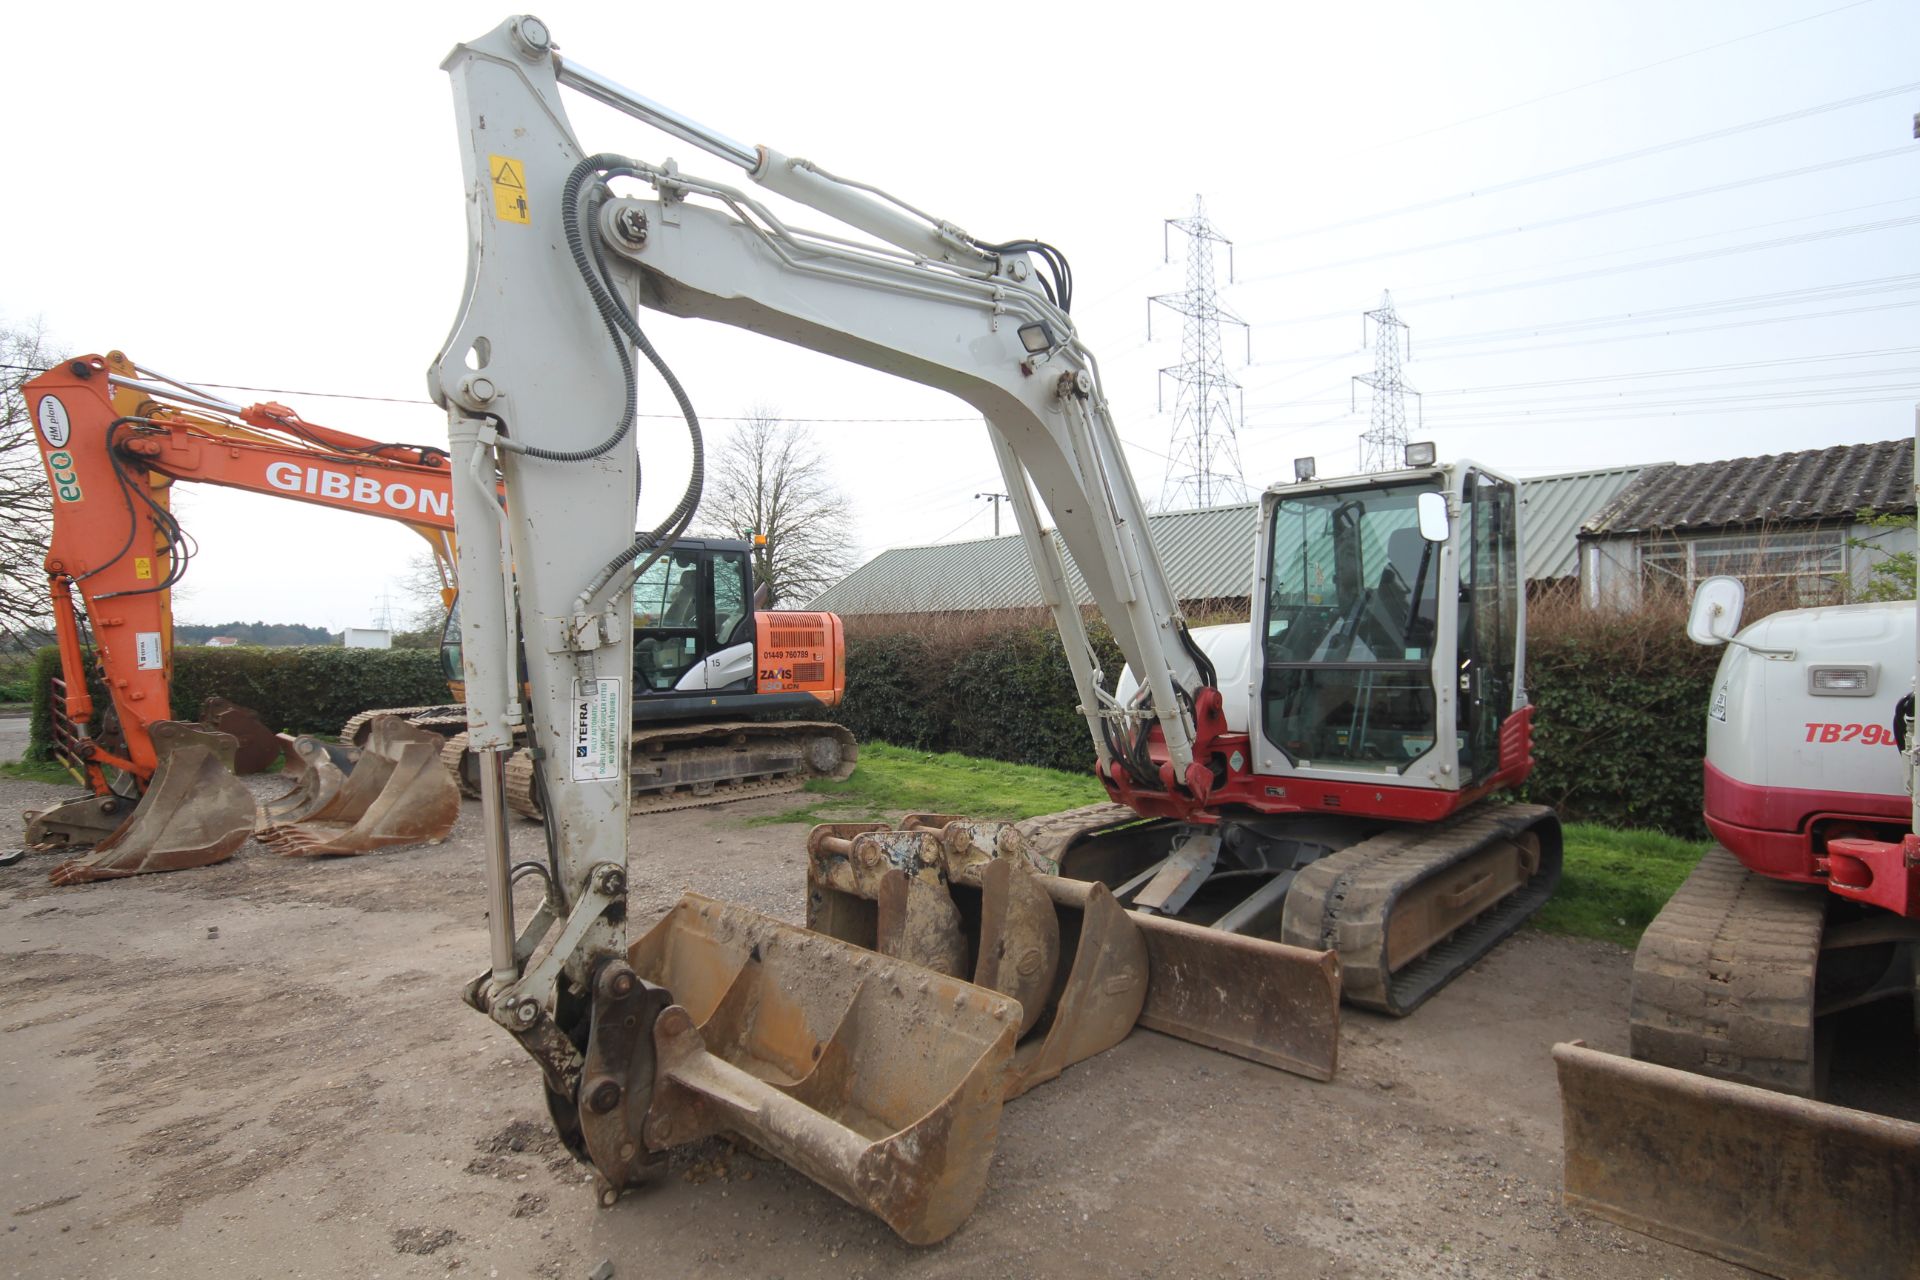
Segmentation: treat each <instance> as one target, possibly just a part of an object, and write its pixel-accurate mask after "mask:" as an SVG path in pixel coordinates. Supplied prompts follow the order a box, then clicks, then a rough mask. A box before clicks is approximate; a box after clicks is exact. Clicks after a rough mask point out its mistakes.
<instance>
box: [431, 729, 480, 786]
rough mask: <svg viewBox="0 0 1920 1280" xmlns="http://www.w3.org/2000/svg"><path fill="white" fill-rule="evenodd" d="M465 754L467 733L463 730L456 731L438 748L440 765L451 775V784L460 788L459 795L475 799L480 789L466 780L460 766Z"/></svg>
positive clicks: (465, 775) (463, 770) (465, 773)
mask: <svg viewBox="0 0 1920 1280" xmlns="http://www.w3.org/2000/svg"><path fill="white" fill-rule="evenodd" d="M466 754H467V735H466V733H465V732H464V731H463V732H460V733H456V734H454V735H453V736H452V737H450V738H448V739H447V742H446V745H445V746H443V747H441V748H440V767H441V768H442V769H445V770H446V771H447V772H448V773H450V774H452V775H453V784H454V785H455V786H456V787H459V788H460V794H461V795H463V796H465V797H467V798H468V799H469V800H476V799H478V798H479V796H480V789H479V788H478V787H475V786H474V785H473V784H472V783H470V782H468V781H467V771H466V770H465V769H464V768H462V767H461V763H462V761H463V759H464V758H465V756H466Z"/></svg>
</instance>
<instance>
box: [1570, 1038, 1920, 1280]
mask: <svg viewBox="0 0 1920 1280" xmlns="http://www.w3.org/2000/svg"><path fill="white" fill-rule="evenodd" d="M1553 1061H1554V1066H1555V1068H1556V1069H1557V1071H1558V1072H1559V1076H1560V1104H1561V1112H1562V1119H1563V1121H1564V1127H1565V1147H1566V1155H1565V1161H1566V1163H1565V1174H1564V1178H1565V1187H1566V1202H1567V1204H1568V1205H1569V1206H1570V1207H1573V1208H1579V1209H1585V1210H1587V1211H1588V1212H1590V1213H1594V1214H1598V1215H1599V1216H1600V1217H1602V1218H1606V1219H1608V1220H1610V1221H1612V1222H1617V1223H1619V1224H1620V1225H1622V1226H1625V1227H1630V1228H1632V1229H1633V1230H1635V1231H1641V1232H1645V1233H1646V1234H1647V1235H1650V1236H1655V1237H1658V1238H1659V1239H1662V1240H1668V1241H1671V1242H1673V1243H1674V1244H1678V1245H1683V1246H1685V1247H1686V1248H1689V1249H1694V1250H1698V1251H1699V1252H1701V1253H1709V1254H1712V1255H1714V1256H1715V1257H1719V1258H1724V1259H1726V1260H1728V1261H1730V1262H1737V1263H1739V1264H1740V1265H1741V1266H1745V1267H1751V1268H1753V1269H1754V1270H1756V1271H1761V1272H1765V1273H1766V1274H1768V1275H1775V1276H1790V1277H1803V1276H1804V1277H1822V1278H1825V1277H1833V1278H1834V1280H1840V1278H1841V1277H1846V1278H1847V1280H1878V1278H1880V1277H1885V1278H1886V1280H1893V1278H1894V1277H1911V1276H1912V1275H1913V1274H1914V1266H1915V1260H1916V1259H1920V1214H1916V1213H1915V1212H1914V1207H1915V1206H1916V1205H1920V1124H1912V1123H1909V1122H1907V1121H1904V1120H1895V1119H1892V1118H1890V1117H1886V1116H1878V1115H1873V1114H1871V1113H1868V1112H1863V1111H1853V1110H1849V1109H1848V1108H1846V1107H1836V1106H1833V1105H1831V1104H1829V1103H1824V1102H1815V1101H1813V1100H1811V1099H1808V1098H1799V1097H1794V1096H1791V1095H1789V1094H1784V1093H1775V1092H1772V1091H1771V1090H1767V1089H1761V1088H1757V1087H1755V1086H1753V1085H1749V1084H1738V1083H1735V1082H1734V1081H1730V1080H1717V1079H1714V1078H1712V1077H1710V1076H1702V1075H1695V1074H1693V1073H1692V1072H1687V1071H1677V1070H1675V1069H1674V1068H1672V1067H1663V1066H1659V1065H1657V1064H1655V1063H1651V1062H1639V1061H1636V1060H1634V1059H1632V1058H1622V1057H1617V1056H1615V1055H1613V1054H1608V1053H1600V1052H1597V1051H1595V1050H1593V1049H1589V1048H1587V1047H1586V1046H1585V1045H1582V1044H1580V1043H1578V1042H1575V1043H1573V1044H1559V1045H1555V1046H1554V1047H1553Z"/></svg>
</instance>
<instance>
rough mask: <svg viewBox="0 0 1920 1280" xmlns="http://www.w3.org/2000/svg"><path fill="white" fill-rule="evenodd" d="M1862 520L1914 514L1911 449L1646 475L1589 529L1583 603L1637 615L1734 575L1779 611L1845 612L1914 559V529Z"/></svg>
mask: <svg viewBox="0 0 1920 1280" xmlns="http://www.w3.org/2000/svg"><path fill="white" fill-rule="evenodd" d="M1863 512H1875V513H1880V514H1883V515H1903V516H1910V515H1912V514H1913V512H1914V502H1913V441H1912V440H1911V439H1907V440H1886V441H1882V442H1880V443H1877V444H1855V445H1836V446H1834V447H1833V448H1830V449H1807V450H1802V451H1799V452H1796V453H1781V454H1772V455H1769V456H1765V457H1758V458H1734V459H1731V460H1729V461H1726V462H1705V463H1699V464H1695V465H1690V466H1678V465H1675V464H1672V463H1665V464H1661V465H1658V466H1650V467H1645V468H1642V469H1641V470H1640V473H1639V474H1638V476H1636V477H1635V479H1634V480H1633V482H1632V483H1631V484H1629V485H1627V486H1625V487H1624V488H1622V489H1621V490H1620V491H1619V492H1618V493H1617V494H1616V495H1615V496H1614V498H1613V500H1612V501H1611V502H1609V503H1607V504H1606V506H1605V507H1604V509H1602V510H1599V511H1597V512H1595V513H1594V514H1593V515H1592V517H1591V518H1590V519H1588V520H1587V521H1586V522H1585V523H1584V525H1582V527H1581V528H1580V531H1579V534H1578V542H1579V548H1580V550H1579V555H1580V581H1581V592H1582V595H1583V597H1584V598H1585V600H1586V602H1587V604H1588V605H1589V606H1591V607H1595V608H1600V607H1607V608H1632V607H1634V606H1635V605H1637V604H1639V603H1640V602H1641V601H1643V600H1645V599H1647V598H1648V597H1649V596H1650V595H1652V594H1653V593H1655V592H1671V593H1675V594H1678V595H1681V596H1691V595H1692V593H1693V589H1694V588H1695V587H1696V586H1698V585H1699V584H1700V582H1701V581H1703V580H1704V579H1706V578H1710V577H1713V576H1715V575H1717V574H1726V575H1730V576H1732V577H1737V578H1740V579H1742V580H1743V581H1744V582H1745V583H1746V585H1747V589H1748V591H1749V592H1761V593H1780V595H1777V596H1776V599H1779V602H1780V603H1784V604H1793V605H1811V604H1831V603H1836V602H1838V601H1841V600H1845V599H1849V598H1851V597H1852V596H1853V595H1855V594H1856V593H1858V592H1859V591H1860V590H1861V589H1862V588H1864V587H1865V586H1866V584H1867V580H1868V577H1869V575H1870V574H1871V572H1872V567H1873V565H1874V564H1876V563H1879V562H1881V561H1883V560H1884V559H1885V558H1886V556H1887V555H1889V554H1891V553H1894V552H1897V551H1911V550H1913V547H1914V535H1913V529H1912V528H1911V526H1908V527H1904V528H1896V529H1886V528H1875V527H1872V526H1871V525H1869V524H1868V523H1867V522H1866V519H1865V518H1864V517H1863V516H1862V514H1861V513H1863ZM1781 596H1783V597H1784V598H1781Z"/></svg>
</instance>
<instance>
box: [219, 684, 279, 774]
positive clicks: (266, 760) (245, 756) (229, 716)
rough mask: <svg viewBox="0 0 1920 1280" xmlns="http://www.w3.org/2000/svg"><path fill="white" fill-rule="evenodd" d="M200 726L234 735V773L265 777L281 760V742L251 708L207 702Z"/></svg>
mask: <svg viewBox="0 0 1920 1280" xmlns="http://www.w3.org/2000/svg"><path fill="white" fill-rule="evenodd" d="M200 724H201V725H202V726H203V727H205V728H208V729H212V730H214V731H215V732H217V733H230V734H232V735H233V738H234V742H235V746H234V751H233V771H234V772H235V773H238V774H249V773H265V772H266V771H267V770H268V769H270V768H272V767H273V762H274V761H275V760H278V759H279V758H280V739H279V738H278V737H277V736H276V735H275V734H274V732H273V730H271V729H269V728H267V726H266V725H265V724H264V723H262V721H261V719H260V716H259V713H258V712H256V711H254V710H253V709H252V708H251V707H243V706H241V705H240V704H239V703H237V702H229V701H227V700H226V699H225V698H219V697H214V698H208V699H207V700H206V701H205V702H203V703H201V704H200Z"/></svg>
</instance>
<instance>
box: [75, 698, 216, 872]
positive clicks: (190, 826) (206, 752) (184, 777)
mask: <svg viewBox="0 0 1920 1280" xmlns="http://www.w3.org/2000/svg"><path fill="white" fill-rule="evenodd" d="M150 732H151V733H152V736H153V750H154V756H155V758H156V764H155V767H154V771H153V777H152V778H150V779H149V780H148V782H147V790H146V794H144V795H142V796H141V797H140V803H139V804H137V805H135V806H134V808H133V812H132V813H131V814H129V815H128V816H127V818H126V821H125V822H123V823H121V824H120V826H119V827H117V828H116V829H115V830H114V831H113V832H112V833H111V834H109V835H107V836H106V837H105V838H104V839H102V840H101V841H100V842H99V843H97V844H95V845H94V846H93V851H92V852H91V853H89V854H87V855H86V856H84V857H80V858H74V859H71V860H69V861H67V862H63V863H61V864H60V865H59V866H57V867H55V868H54V869H53V871H52V873H51V874H50V875H49V876H48V878H49V879H50V880H52V881H53V883H55V884H85V883H87V882H89V881H93V880H117V879H120V878H121V877H124V876H138V875H146V874H149V873H151V872H156V871H181V870H184V869H186V868H188V867H205V866H210V865H212V864H213V863H216V862H224V861H226V860H227V859H228V858H230V857H232V856H233V853H234V850H236V849H238V848H239V847H240V846H241V845H243V844H245V843H246V841H247V837H248V836H249V835H251V834H252V833H253V821H254V805H253V794H252V793H251V792H250V791H248V790H247V788H246V786H245V784H243V783H242V782H241V781H240V779H238V778H236V777H234V775H233V769H232V762H233V752H234V747H235V742H234V739H233V736H232V735H231V734H226V733H218V732H215V731H213V730H210V729H207V728H204V727H203V726H200V725H196V724H187V723H185V722H183V721H177V720H162V721H158V722H156V723H155V724H153V725H152V726H151V727H150Z"/></svg>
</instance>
